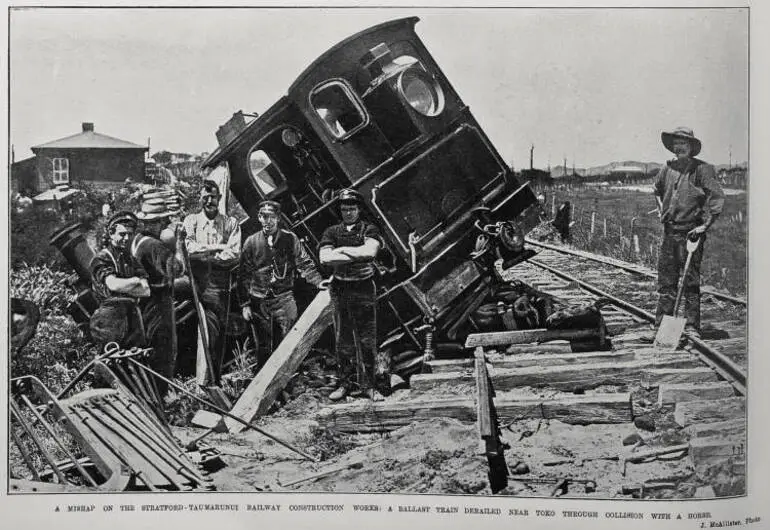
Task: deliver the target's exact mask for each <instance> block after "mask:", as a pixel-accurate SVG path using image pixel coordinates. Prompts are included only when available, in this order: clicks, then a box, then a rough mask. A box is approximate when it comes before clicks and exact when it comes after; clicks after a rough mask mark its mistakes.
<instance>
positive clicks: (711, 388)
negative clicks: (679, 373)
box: [658, 381, 735, 407]
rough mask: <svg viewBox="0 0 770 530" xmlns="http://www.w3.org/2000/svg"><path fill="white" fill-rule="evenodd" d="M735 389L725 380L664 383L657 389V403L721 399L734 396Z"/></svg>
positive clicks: (670, 403)
mask: <svg viewBox="0 0 770 530" xmlns="http://www.w3.org/2000/svg"><path fill="white" fill-rule="evenodd" d="M734 396H735V390H734V389H733V387H732V385H731V384H730V383H727V382H726V381H717V382H714V383H697V384H696V383H684V384H671V383H664V384H662V385H660V388H659V389H658V405H660V406H661V407H662V406H665V405H672V404H674V403H684V402H685V401H699V400H704V399H722V398H728V397H734Z"/></svg>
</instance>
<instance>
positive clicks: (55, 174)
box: [32, 123, 148, 193]
mask: <svg viewBox="0 0 770 530" xmlns="http://www.w3.org/2000/svg"><path fill="white" fill-rule="evenodd" d="M147 150H148V147H147V146H144V145H139V144H135V143H131V142H127V141H125V140H120V139H118V138H113V137H112V136H107V135H106V134H101V133H97V132H96V131H94V124H93V123H83V127H82V131H81V132H79V133H78V134H74V135H72V136H67V137H66V138H60V139H58V140H54V141H52V142H48V143H45V144H41V145H36V146H34V147H32V152H33V153H35V173H36V179H35V182H34V185H35V186H34V192H36V193H41V192H44V191H46V190H49V189H52V188H55V187H57V186H61V185H62V184H67V185H73V186H77V185H78V184H81V183H88V184H95V185H99V186H105V185H106V186H119V185H121V184H122V183H124V182H125V181H126V179H129V178H130V179H131V180H132V181H133V182H143V181H144V176H145V154H146V152H147Z"/></svg>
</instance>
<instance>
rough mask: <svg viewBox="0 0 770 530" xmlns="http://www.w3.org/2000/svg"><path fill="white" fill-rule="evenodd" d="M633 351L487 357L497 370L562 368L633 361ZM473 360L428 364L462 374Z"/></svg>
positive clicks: (442, 361) (435, 370) (439, 369)
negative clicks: (575, 365)
mask: <svg viewBox="0 0 770 530" xmlns="http://www.w3.org/2000/svg"><path fill="white" fill-rule="evenodd" d="M633 360H634V351H633V350H622V351H597V352H586V353H569V354H562V355H532V354H525V355H509V356H505V357H500V356H494V357H487V361H488V362H489V364H491V365H492V367H493V368H495V369H496V370H502V369H507V368H523V367H525V366H560V365H565V364H580V363H596V362H620V361H633ZM473 363H474V361H473V359H440V360H433V361H430V362H429V363H428V365H429V366H430V368H431V371H432V372H433V373H434V374H437V373H444V372H460V371H463V370H470V369H471V368H473Z"/></svg>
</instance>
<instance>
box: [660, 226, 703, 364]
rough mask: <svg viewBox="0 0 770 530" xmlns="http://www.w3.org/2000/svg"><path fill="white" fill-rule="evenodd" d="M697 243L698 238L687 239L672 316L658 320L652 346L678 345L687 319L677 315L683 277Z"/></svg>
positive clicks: (682, 289)
mask: <svg viewBox="0 0 770 530" xmlns="http://www.w3.org/2000/svg"><path fill="white" fill-rule="evenodd" d="M698 245H700V238H698V239H696V240H695V241H692V240H690V239H689V238H688V239H687V259H686V260H685V262H684V272H683V273H682V277H681V278H680V279H679V289H678V290H677V292H676V302H674V313H673V315H672V316H669V315H664V316H663V320H661V321H660V327H659V328H658V333H657V334H656V335H655V343H654V346H655V347H656V348H663V349H674V348H676V347H677V346H678V345H679V339H681V338H682V333H683V332H684V327H685V324H687V319H686V318H681V317H678V316H677V314H678V312H679V302H681V301H682V292H683V291H684V282H685V278H686V277H687V272H688V271H689V270H690V262H691V261H692V255H693V253H694V252H695V250H696V249H697V248H698Z"/></svg>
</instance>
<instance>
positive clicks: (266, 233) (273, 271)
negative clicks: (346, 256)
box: [238, 201, 322, 355]
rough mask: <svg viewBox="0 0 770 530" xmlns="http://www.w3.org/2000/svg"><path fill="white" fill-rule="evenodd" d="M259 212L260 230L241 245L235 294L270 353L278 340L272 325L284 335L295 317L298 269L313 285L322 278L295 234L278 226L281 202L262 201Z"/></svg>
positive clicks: (244, 316)
mask: <svg viewBox="0 0 770 530" xmlns="http://www.w3.org/2000/svg"><path fill="white" fill-rule="evenodd" d="M258 212H259V213H258V219H259V222H260V223H261V225H262V229H261V230H260V231H259V232H256V233H255V234H252V235H251V236H249V237H248V238H247V239H246V242H245V243H244V244H243V251H242V252H241V257H240V265H239V267H238V269H239V270H238V297H239V300H240V303H241V308H242V312H243V318H244V319H245V320H246V321H249V322H251V321H252V320H256V321H257V323H258V324H259V326H260V328H261V329H262V332H263V336H264V337H265V339H266V340H265V343H266V344H267V345H268V350H270V351H268V355H270V354H272V347H270V345H275V343H276V342H277V341H276V340H275V338H274V337H273V327H274V324H277V325H278V327H279V328H280V332H281V336H285V335H286V333H287V332H288V331H289V329H291V327H292V326H293V325H294V322H296V320H297V303H296V301H295V299H294V278H295V276H296V274H297V272H299V274H300V275H301V276H302V277H303V278H304V279H305V280H306V281H307V282H308V283H310V284H311V285H313V286H315V287H316V288H320V287H321V280H322V278H321V275H320V274H319V272H318V270H317V269H316V266H315V263H313V260H312V259H311V258H310V256H309V255H308V253H307V252H306V251H305V247H304V246H303V245H302V243H301V242H300V240H299V238H298V237H297V236H296V234H294V233H293V232H290V231H289V230H285V229H283V228H281V227H280V226H279V223H280V215H281V205H280V204H279V203H278V202H276V201H262V202H261V203H260V205H259V210H258Z"/></svg>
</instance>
